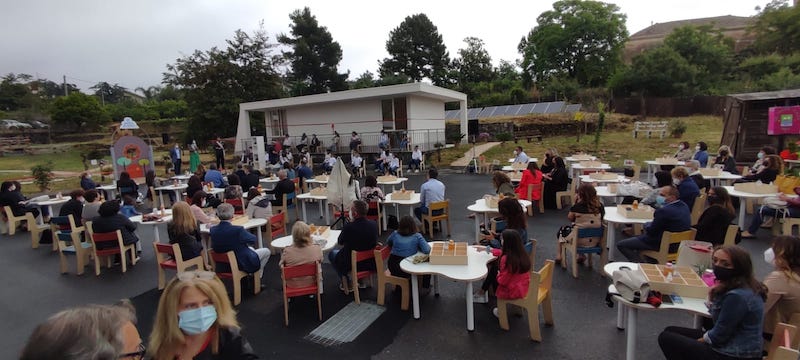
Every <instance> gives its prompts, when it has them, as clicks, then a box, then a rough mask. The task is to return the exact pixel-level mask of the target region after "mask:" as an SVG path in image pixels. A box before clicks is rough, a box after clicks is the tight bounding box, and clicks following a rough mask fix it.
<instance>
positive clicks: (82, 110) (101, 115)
mask: <svg viewBox="0 0 800 360" xmlns="http://www.w3.org/2000/svg"><path fill="white" fill-rule="evenodd" d="M51 115H52V118H53V121H55V122H57V123H61V124H74V125H75V128H76V129H77V130H81V129H83V128H85V127H86V128H94V127H96V126H97V125H100V124H103V123H106V122H108V118H107V117H106V114H105V111H103V107H102V106H100V103H99V102H98V101H97V99H96V98H95V97H92V96H89V95H86V94H84V93H82V92H78V91H76V92H74V93H71V94H69V95H67V96H62V97H59V98H57V99H56V100H55V102H53V107H52V111H51Z"/></svg>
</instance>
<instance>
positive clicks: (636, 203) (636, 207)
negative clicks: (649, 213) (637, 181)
mask: <svg viewBox="0 0 800 360" xmlns="http://www.w3.org/2000/svg"><path fill="white" fill-rule="evenodd" d="M632 207H633V209H634V210H636V209H638V208H639V200H633V205H632Z"/></svg>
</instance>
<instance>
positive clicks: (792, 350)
mask: <svg viewBox="0 0 800 360" xmlns="http://www.w3.org/2000/svg"><path fill="white" fill-rule="evenodd" d="M797 335H798V334H797V327H796V326H794V325H790V324H786V323H778V324H776V325H775V331H773V332H772V340H771V341H770V342H769V344H766V346H767V357H766V359H768V360H772V359H776V360H777V359H792V360H797V357H798V354H800V353H798V351H797V347H796V344H797V339H798V336H797ZM787 355H793V356H794V357H791V356H790V357H786V356H787Z"/></svg>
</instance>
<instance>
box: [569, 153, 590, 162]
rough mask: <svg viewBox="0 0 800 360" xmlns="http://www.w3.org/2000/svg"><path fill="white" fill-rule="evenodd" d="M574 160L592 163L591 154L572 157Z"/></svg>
mask: <svg viewBox="0 0 800 360" xmlns="http://www.w3.org/2000/svg"><path fill="white" fill-rule="evenodd" d="M572 158H573V159H575V160H578V161H591V160H592V155H589V154H575V155H572Z"/></svg>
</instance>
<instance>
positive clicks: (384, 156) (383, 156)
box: [378, 150, 386, 161]
mask: <svg viewBox="0 0 800 360" xmlns="http://www.w3.org/2000/svg"><path fill="white" fill-rule="evenodd" d="M378 159H380V160H382V161H385V160H386V151H383V150H381V156H379V157H378Z"/></svg>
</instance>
